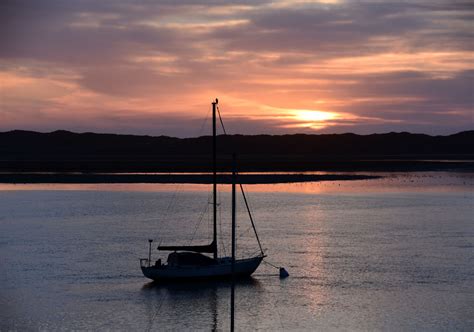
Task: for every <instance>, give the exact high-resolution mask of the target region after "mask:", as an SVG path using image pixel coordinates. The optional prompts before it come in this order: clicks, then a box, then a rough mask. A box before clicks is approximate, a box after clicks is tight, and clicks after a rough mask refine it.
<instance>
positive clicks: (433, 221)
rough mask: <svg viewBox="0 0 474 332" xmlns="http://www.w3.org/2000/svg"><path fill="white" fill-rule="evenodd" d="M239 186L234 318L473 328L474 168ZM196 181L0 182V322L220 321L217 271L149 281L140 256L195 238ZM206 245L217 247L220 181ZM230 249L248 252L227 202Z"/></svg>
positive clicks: (6, 326)
mask: <svg viewBox="0 0 474 332" xmlns="http://www.w3.org/2000/svg"><path fill="white" fill-rule="evenodd" d="M383 175H384V178H381V179H374V180H363V181H362V180H360V181H333V182H311V183H299V184H272V185H247V186H246V187H245V188H246V193H247V196H248V198H249V200H250V205H251V211H252V213H253V216H254V219H255V221H256V226H257V230H258V232H259V236H260V239H261V241H262V243H263V247H264V248H265V253H266V254H267V255H268V257H267V259H266V260H267V262H269V263H271V264H273V265H275V266H283V267H285V268H286V269H287V270H288V272H289V273H290V277H289V278H287V279H279V277H278V271H277V270H276V269H275V268H274V267H272V266H270V265H269V264H262V265H261V266H260V268H259V269H258V270H257V271H256V273H255V274H254V276H253V278H252V279H250V280H247V281H244V282H239V283H238V284H237V285H236V299H235V308H236V309H235V310H236V311H235V326H236V329H237V330H239V331H249V330H269V331H274V330H282V331H283V330H284V331H288V330H322V331H327V330H346V331H347V330H351V331H354V330H363V331H366V330H369V331H370V330H390V331H414V330H430V331H432V330H434V331H436V330H439V331H446V330H450V331H453V330H459V331H472V330H474V314H473V313H474V174H472V173H442V172H432V173H409V174H404V173H385V174H383ZM210 189H211V188H210V186H208V185H183V184H180V185H173V184H117V185H114V184H94V185H87V184H74V185H67V184H36V185H28V184H19V185H7V184H3V185H2V184H0V330H1V331H8V330H19V331H23V330H46V331H50V330H113V331H116V330H123V331H128V330H141V331H144V330H146V331H148V330H160V331H161V330H163V331H166V330H175V331H186V330H202V331H209V330H223V331H226V330H228V329H229V326H230V285H229V283H227V282H201V283H198V284H186V283H185V284H157V283H152V282H150V281H149V280H147V279H146V278H145V277H143V276H142V274H141V271H140V266H139V258H141V257H147V256H148V239H149V238H150V239H153V240H154V242H153V251H152V255H153V259H158V258H162V260H166V253H162V254H161V253H159V252H158V251H157V250H156V246H157V245H158V244H160V243H161V244H191V243H192V244H206V243H208V241H209V239H210V237H211V232H210V231H211V229H212V225H211V216H210V213H209V210H210V204H209V202H210V201H211V196H210ZM221 189H222V191H221V193H220V195H219V202H220V205H219V217H220V218H219V220H220V223H219V227H218V228H219V230H220V235H221V236H220V241H219V250H220V252H221V254H222V255H225V254H227V255H228V254H229V251H230V236H229V234H230V229H229V225H230V204H229V203H230V192H229V186H221ZM238 202H239V213H238V218H237V222H238V231H237V235H238V241H237V250H238V254H239V256H245V255H250V254H253V253H256V252H258V246H257V243H256V241H255V237H254V235H253V230H252V228H251V226H250V223H249V220H248V216H247V212H246V211H245V209H244V206H243V202H242V199H241V198H239V199H238Z"/></svg>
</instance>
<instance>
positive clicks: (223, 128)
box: [217, 106, 227, 135]
mask: <svg viewBox="0 0 474 332" xmlns="http://www.w3.org/2000/svg"><path fill="white" fill-rule="evenodd" d="M217 114H219V120H220V122H221V126H222V131H224V135H227V133H226V131H225V127H224V121H222V117H221V111H220V110H219V106H217Z"/></svg>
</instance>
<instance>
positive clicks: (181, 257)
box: [167, 251, 216, 266]
mask: <svg viewBox="0 0 474 332" xmlns="http://www.w3.org/2000/svg"><path fill="white" fill-rule="evenodd" d="M167 263H168V265H169V266H209V265H214V264H216V261H215V260H214V259H212V258H211V257H208V256H206V255H203V254H201V253H198V252H176V251H175V252H172V253H171V254H169V255H168V260H167Z"/></svg>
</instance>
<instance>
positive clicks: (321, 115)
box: [292, 110, 337, 123]
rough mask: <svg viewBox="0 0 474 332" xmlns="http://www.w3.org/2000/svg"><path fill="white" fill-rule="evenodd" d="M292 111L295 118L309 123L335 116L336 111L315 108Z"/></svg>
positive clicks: (331, 118) (330, 118)
mask: <svg viewBox="0 0 474 332" xmlns="http://www.w3.org/2000/svg"><path fill="white" fill-rule="evenodd" d="M292 113H293V117H294V118H295V120H298V121H301V122H309V123H313V122H324V121H328V120H333V119H335V118H337V114H336V113H332V112H324V111H317V110H293V112H292Z"/></svg>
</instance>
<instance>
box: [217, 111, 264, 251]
mask: <svg viewBox="0 0 474 332" xmlns="http://www.w3.org/2000/svg"><path fill="white" fill-rule="evenodd" d="M217 114H218V115H219V120H220V122H221V126H222V130H223V131H224V135H227V132H226V130H225V126H224V121H222V117H221V111H220V110H219V106H217ZM237 174H238V173H237ZM239 186H240V191H241V192H242V196H243V198H244V202H245V206H246V207H247V212H248V214H249V217H250V222H251V223H252V228H253V231H254V233H255V237H256V238H257V242H258V246H259V248H260V252H261V254H262V255H263V254H264V252H263V248H262V244H261V243H260V238H259V237H258V234H257V229H256V228H255V223H254V222H253V218H252V213H251V212H250V208H249V204H248V202H247V197H246V196H245V191H244V187H243V186H242V183H239Z"/></svg>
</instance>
